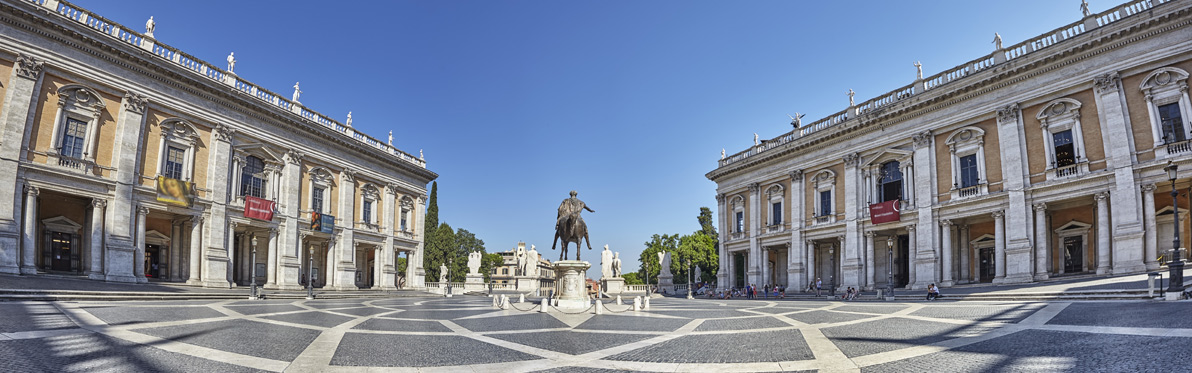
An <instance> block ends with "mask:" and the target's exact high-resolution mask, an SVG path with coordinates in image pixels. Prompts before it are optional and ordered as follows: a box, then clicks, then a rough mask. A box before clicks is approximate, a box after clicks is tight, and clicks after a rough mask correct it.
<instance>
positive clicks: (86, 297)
mask: <svg viewBox="0 0 1192 373" xmlns="http://www.w3.org/2000/svg"><path fill="white" fill-rule="evenodd" d="M261 295H262V296H263V297H264V298H265V299H306V292H305V291H301V292H299V291H294V292H270V291H263V292H261ZM435 296H437V295H434V294H430V293H426V292H422V291H415V290H394V291H377V290H360V291H348V292H315V298H316V299H355V298H404V297H435ZM221 299H248V289H244V291H237V292H231V291H223V292H138V291H81V290H24V289H0V301H105V300H106V301H123V300H221Z"/></svg>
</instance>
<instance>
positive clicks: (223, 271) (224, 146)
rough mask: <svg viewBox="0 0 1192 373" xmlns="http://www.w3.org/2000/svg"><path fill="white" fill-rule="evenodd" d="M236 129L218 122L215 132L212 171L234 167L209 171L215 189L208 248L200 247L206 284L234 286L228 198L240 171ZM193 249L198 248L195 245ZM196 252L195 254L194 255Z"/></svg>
mask: <svg viewBox="0 0 1192 373" xmlns="http://www.w3.org/2000/svg"><path fill="white" fill-rule="evenodd" d="M235 133H236V131H235V130H234V129H232V128H231V127H228V126H227V125H225V124H217V125H216V126H215V130H213V131H211V137H212V141H210V143H211V149H210V153H211V156H210V158H209V160H208V164H209V167H210V169H212V170H230V171H231V172H209V173H208V176H207V189H208V190H210V191H211V193H210V198H211V209H210V210H209V211H208V215H207V216H206V217H205V219H204V224H203V227H204V228H205V231H206V233H207V235H206V237H205V238H204V239H203V243H204V245H205V246H206V247H205V248H200V249H199V251H200V258H199V260H201V263H200V265H201V267H202V270H203V272H202V274H201V278H202V279H203V286H206V287H223V288H226V287H230V286H231V282H230V281H228V279H227V277H228V270H229V267H228V266H229V263H230V262H231V260H232V258H231V252H232V245H231V244H228V243H227V242H228V241H229V240H230V237H232V232H231V231H230V230H229V229H228V216H227V211H228V200H229V198H231V196H232V194H233V189H234V188H235V187H236V185H235V184H234V183H232V182H231V180H229V179H228V176H229V174H232V175H239V174H240V172H239V170H236V169H234V167H232V138H233V136H235ZM191 249H192V250H195V249H196V248H194V247H192V248H191ZM194 255H195V254H191V257H194Z"/></svg>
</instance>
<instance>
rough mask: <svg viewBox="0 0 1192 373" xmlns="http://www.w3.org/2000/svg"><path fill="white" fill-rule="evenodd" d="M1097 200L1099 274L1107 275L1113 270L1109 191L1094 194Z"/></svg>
mask: <svg viewBox="0 0 1192 373" xmlns="http://www.w3.org/2000/svg"><path fill="white" fill-rule="evenodd" d="M1093 198H1094V199H1096V200H1097V274H1098V275H1106V274H1109V273H1110V271H1112V270H1113V268H1112V267H1110V264H1109V253H1110V250H1111V248H1110V247H1109V208H1108V205H1109V201H1107V199H1109V193H1105V192H1101V193H1097V194H1095V195H1093Z"/></svg>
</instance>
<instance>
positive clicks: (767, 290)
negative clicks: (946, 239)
mask: <svg viewBox="0 0 1192 373" xmlns="http://www.w3.org/2000/svg"><path fill="white" fill-rule="evenodd" d="M823 285H824V283H823V281H822V280H820V279H819V278H816V279H815V282H812V283H810V284H808V285H807V289H806V291H807V292H813V291H814V292H815V295H816V296H819V295H820V294H821V292H822V291H823ZM759 292H760V293H761V296H762V298H763V299H767V298H776V299H783V298H786V288H785V287H783V286H780V285H763V286H762V287H761V288H760V289H759V288H758V287H757V286H756V285H753V284H749V285H746V286H745V287H743V288H728V289H718V290H715V291H713V290H712V289H711V288H706V291H705V295H706V296H707V297H708V298H716V299H733V298H745V299H757V298H758V293H759ZM860 294H861V290H860V289H857V288H855V287H852V286H849V287H848V288H847V289H845V292H844V296H843V297H842V298H841V300H846V301H848V300H855V299H857V296H858V295H860ZM940 297H942V295H940V289H939V287H937V286H935V284H931V285H928V286H927V300H936V299H938V298H940Z"/></svg>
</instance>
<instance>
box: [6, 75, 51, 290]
mask: <svg viewBox="0 0 1192 373" xmlns="http://www.w3.org/2000/svg"><path fill="white" fill-rule="evenodd" d="M44 68H45V62H44V61H42V60H40V59H38V58H36V57H33V56H31V55H28V54H24V53H21V54H19V55H17V61H16V64H15V66H13V69H12V75H10V77H9V79H8V86H7V87H5V94H4V103H3V107H0V131H2V132H0V135H3V137H0V138H2V139H4V140H3V141H0V183H4V185H11V186H12V187H9V188H0V273H7V274H18V273H21V264H20V261H21V258H20V250H21V244H22V243H21V241H22V239H21V238H20V236H21V221H20V218H21V212H22V202H24V201H23V197H24V196H23V195H22V190H21V188H20V184H18V181H17V164H18V163H19V162H20V160H21V158H22V153H21V144H22V143H24V142H25V140H26V137H25V127H26V125H25V124H26V122H27V121H28V120H29V117H30V116H31V115H32V113H33V98H34V95H35V93H36V92H37V89H38V86H39V85H40V82H41V76H42V71H43V70H44Z"/></svg>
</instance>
